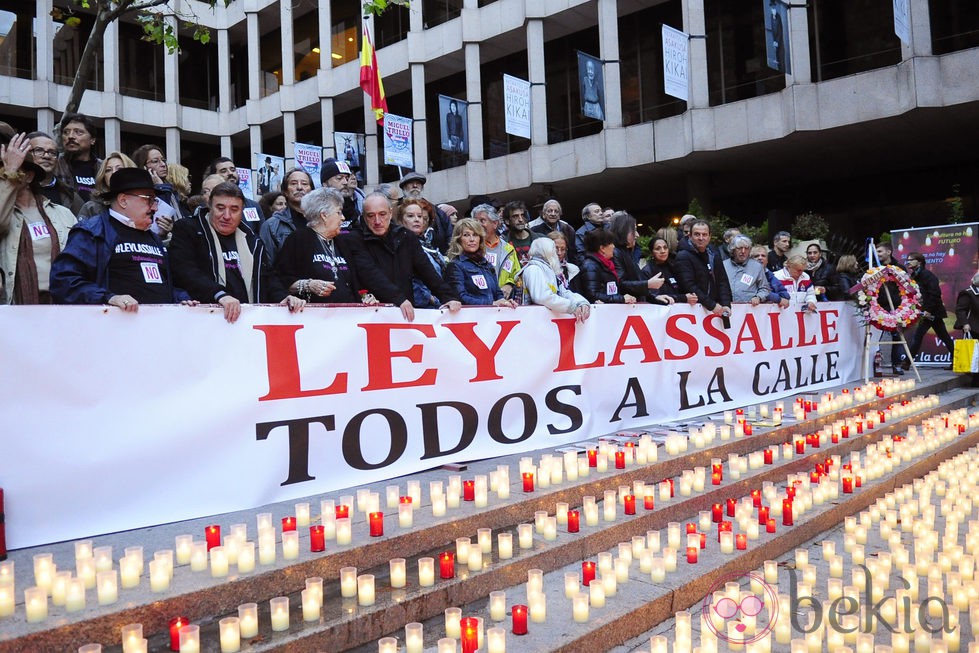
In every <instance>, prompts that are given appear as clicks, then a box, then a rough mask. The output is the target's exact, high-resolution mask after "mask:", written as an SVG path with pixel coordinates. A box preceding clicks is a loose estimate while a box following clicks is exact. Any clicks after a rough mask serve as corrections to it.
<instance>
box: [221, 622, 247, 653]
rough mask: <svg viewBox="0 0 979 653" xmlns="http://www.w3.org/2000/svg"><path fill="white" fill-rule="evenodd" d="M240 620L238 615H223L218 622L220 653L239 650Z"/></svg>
mask: <svg viewBox="0 0 979 653" xmlns="http://www.w3.org/2000/svg"><path fill="white" fill-rule="evenodd" d="M240 622H241V620H240V619H239V618H238V617H225V618H224V619H222V620H221V621H219V622H218V630H219V633H220V638H221V653H236V652H237V651H240V650H241V626H240Z"/></svg>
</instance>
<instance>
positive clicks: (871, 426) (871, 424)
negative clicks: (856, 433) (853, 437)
mask: <svg viewBox="0 0 979 653" xmlns="http://www.w3.org/2000/svg"><path fill="white" fill-rule="evenodd" d="M867 430H868V431H872V430H874V420H872V419H868V420H867Z"/></svg>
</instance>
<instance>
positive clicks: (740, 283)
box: [724, 234, 772, 306]
mask: <svg viewBox="0 0 979 653" xmlns="http://www.w3.org/2000/svg"><path fill="white" fill-rule="evenodd" d="M728 247H729V250H730V253H731V257H730V258H728V259H725V261H724V271H725V272H727V280H728V283H730V285H731V301H733V302H736V303H749V304H751V305H752V306H757V305H758V304H760V303H762V302H764V301H767V300H768V295H769V293H770V292H771V291H772V289H771V286H769V285H768V277H767V276H766V275H765V268H764V267H763V266H762V265H761V263H759V262H758V261H756V260H755V259H753V258H751V256H750V254H751V239H750V238H748V237H747V236H742V235H741V234H738V235H737V236H734V237H733V238H731V242H730V243H729V245H728Z"/></svg>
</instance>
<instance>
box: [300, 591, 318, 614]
mask: <svg viewBox="0 0 979 653" xmlns="http://www.w3.org/2000/svg"><path fill="white" fill-rule="evenodd" d="M299 596H300V598H301V599H302V604H303V621H319V619H320V608H321V607H322V599H321V598H320V596H319V595H317V593H316V592H315V591H313V590H310V589H304V590H303V591H302V592H300V593H299Z"/></svg>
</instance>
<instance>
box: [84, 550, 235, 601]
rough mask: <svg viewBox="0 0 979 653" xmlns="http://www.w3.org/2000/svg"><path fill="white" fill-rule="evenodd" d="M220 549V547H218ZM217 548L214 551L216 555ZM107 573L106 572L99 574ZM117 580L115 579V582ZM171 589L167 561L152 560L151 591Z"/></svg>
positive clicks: (212, 551)
mask: <svg viewBox="0 0 979 653" xmlns="http://www.w3.org/2000/svg"><path fill="white" fill-rule="evenodd" d="M218 548H220V547H218ZM216 550H217V548H215V549H212V550H211V553H214V551H216ZM99 573H103V574H104V573H106V572H104V571H103V572H99ZM114 580H115V578H113V581H114ZM168 589H170V568H169V566H168V565H167V564H166V561H165V560H150V591H152V592H165V591H167V590H168Z"/></svg>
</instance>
